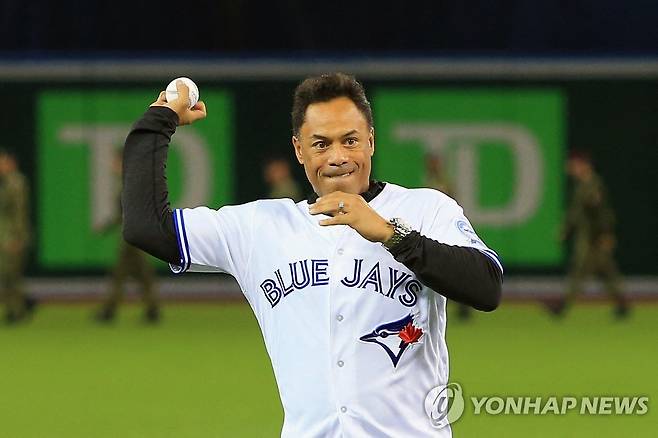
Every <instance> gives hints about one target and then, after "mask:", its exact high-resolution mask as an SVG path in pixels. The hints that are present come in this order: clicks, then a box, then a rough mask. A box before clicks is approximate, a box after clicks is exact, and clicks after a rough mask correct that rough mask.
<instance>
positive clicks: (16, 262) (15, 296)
mask: <svg viewBox="0 0 658 438" xmlns="http://www.w3.org/2000/svg"><path fill="white" fill-rule="evenodd" d="M24 259H25V257H24V255H23V254H7V253H4V252H3V253H0V298H1V299H2V301H3V302H4V304H5V309H6V312H7V313H13V314H15V315H20V314H21V313H22V312H23V310H24V290H23V267H24V264H25V262H24Z"/></svg>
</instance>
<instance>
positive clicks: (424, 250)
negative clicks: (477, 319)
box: [390, 231, 503, 312]
mask: <svg viewBox="0 0 658 438" xmlns="http://www.w3.org/2000/svg"><path fill="white" fill-rule="evenodd" d="M390 252H391V254H392V255H393V257H394V258H395V260H397V261H398V262H400V263H402V264H403V265H405V266H406V267H407V268H409V269H410V270H411V271H412V272H413V273H414V274H416V276H417V277H418V278H419V279H420V281H421V282H423V284H425V285H426V286H428V287H429V288H431V289H433V290H434V291H436V292H438V293H440V294H441V295H443V296H445V297H446V298H449V299H451V300H454V301H457V302H459V303H462V304H467V305H469V306H471V307H474V308H475V309H477V310H482V311H485V312H490V311H492V310H495V309H496V307H498V304H499V303H500V295H501V288H502V282H503V274H502V272H501V271H500V269H499V268H498V266H496V264H495V263H494V262H493V261H492V260H491V259H489V257H487V256H486V255H484V254H482V253H481V252H480V251H478V250H477V249H475V248H468V247H462V246H451V245H447V244H444V243H440V242H437V241H436V240H433V239H430V238H428V237H425V236H423V235H421V234H420V233H419V232H417V231H413V232H411V234H409V235H408V236H406V237H405V238H404V239H402V241H401V242H400V243H398V244H397V245H395V246H394V247H393V248H391V250H390Z"/></svg>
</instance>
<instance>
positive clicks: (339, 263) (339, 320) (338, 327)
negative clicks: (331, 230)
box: [329, 234, 349, 416]
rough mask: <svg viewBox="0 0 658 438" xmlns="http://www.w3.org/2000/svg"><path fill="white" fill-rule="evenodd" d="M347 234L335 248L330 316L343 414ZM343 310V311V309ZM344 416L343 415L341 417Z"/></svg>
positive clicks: (338, 400) (336, 384)
mask: <svg viewBox="0 0 658 438" xmlns="http://www.w3.org/2000/svg"><path fill="white" fill-rule="evenodd" d="M345 238H346V236H345V234H343V235H341V236H340V237H339V238H338V242H337V244H336V246H335V251H334V255H333V257H332V261H331V277H330V278H331V280H330V295H329V300H330V305H329V306H330V309H329V311H330V315H331V327H332V328H331V358H332V359H333V364H332V369H333V372H332V374H333V380H334V388H335V389H334V395H335V398H336V399H335V402H336V405H337V408H338V411H339V412H340V413H341V414H345V413H347V406H346V405H345V401H346V400H345V395H346V390H345V374H344V373H345V371H346V370H345V366H346V365H345V361H344V360H343V359H342V358H341V355H342V353H343V352H344V348H345V346H344V345H343V344H344V343H345V342H348V341H349V340H348V339H346V337H345V335H346V333H347V332H346V327H344V324H345V315H344V311H343V310H344V307H343V303H344V302H345V300H346V297H345V291H344V290H343V289H344V288H343V287H342V286H343V285H342V283H341V279H342V278H343V277H344V275H345V274H344V272H343V271H344V264H345V257H344V254H345V252H346V251H345V248H344V241H345ZM341 308H342V309H341ZM341 416H342V415H341Z"/></svg>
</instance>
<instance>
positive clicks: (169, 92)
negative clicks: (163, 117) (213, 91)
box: [165, 77, 199, 108]
mask: <svg viewBox="0 0 658 438" xmlns="http://www.w3.org/2000/svg"><path fill="white" fill-rule="evenodd" d="M176 81H183V82H184V83H185V85H187V88H189V89H190V108H192V107H193V106H194V105H196V103H197V102H198V101H199V87H197V86H196V84H195V83H194V82H192V79H190V78H182V77H181V78H176V79H174V80H173V81H171V82H169V85H167V89H166V90H165V92H166V98H167V102H171V101H172V100H176V99H178V90H176Z"/></svg>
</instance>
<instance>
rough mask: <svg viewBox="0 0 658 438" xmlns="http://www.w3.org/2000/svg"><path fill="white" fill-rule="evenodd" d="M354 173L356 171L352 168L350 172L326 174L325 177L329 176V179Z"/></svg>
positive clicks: (346, 176)
mask: <svg viewBox="0 0 658 438" xmlns="http://www.w3.org/2000/svg"><path fill="white" fill-rule="evenodd" d="M353 173H354V171H353V170H352V171H350V172H345V173H339V174H335V175H325V178H329V179H341V178H348V177H350V176H352V174H353Z"/></svg>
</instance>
